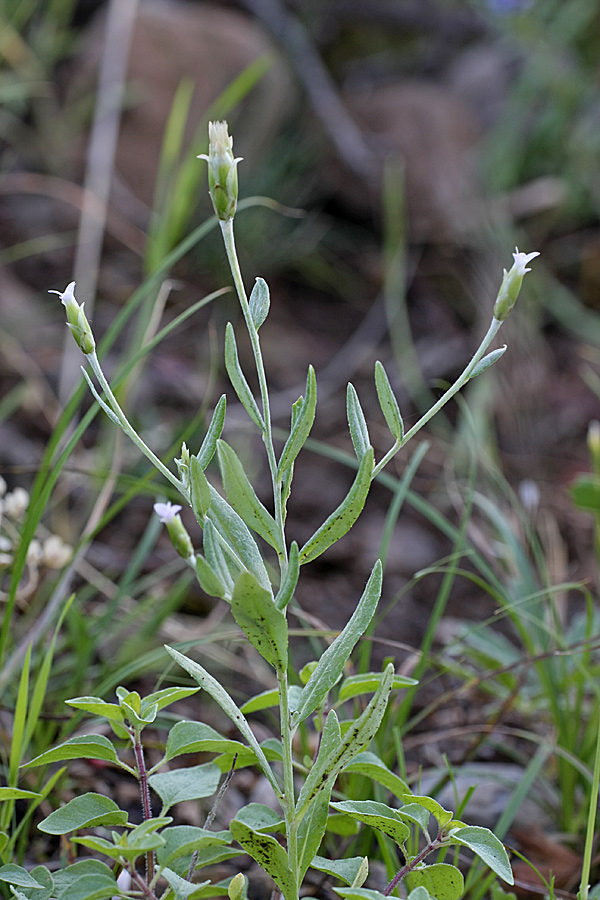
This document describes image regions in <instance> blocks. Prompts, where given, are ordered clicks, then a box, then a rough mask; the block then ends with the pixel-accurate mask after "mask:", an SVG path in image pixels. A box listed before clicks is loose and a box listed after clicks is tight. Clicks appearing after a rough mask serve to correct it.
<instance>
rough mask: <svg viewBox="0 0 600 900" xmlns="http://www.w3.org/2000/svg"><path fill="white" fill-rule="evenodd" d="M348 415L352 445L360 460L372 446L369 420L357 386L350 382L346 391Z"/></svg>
mask: <svg viewBox="0 0 600 900" xmlns="http://www.w3.org/2000/svg"><path fill="white" fill-rule="evenodd" d="M346 416H347V418H348V428H349V429H350V437H351V438H352V446H353V447H354V452H355V453H356V456H357V458H358V459H359V460H361V459H362V458H363V456H364V455H365V453H366V452H367V451H368V449H369V447H370V446H371V441H370V438H369V430H368V428H367V420H366V419H365V414H364V412H363V409H362V406H361V405H360V400H359V399H358V394H357V393H356V388H355V387H354V385H353V384H351V383H350V382H348V389H347V391H346Z"/></svg>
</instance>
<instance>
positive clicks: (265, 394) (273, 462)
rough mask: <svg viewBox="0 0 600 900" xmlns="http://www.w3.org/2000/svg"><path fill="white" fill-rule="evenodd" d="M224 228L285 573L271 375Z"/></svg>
mask: <svg viewBox="0 0 600 900" xmlns="http://www.w3.org/2000/svg"><path fill="white" fill-rule="evenodd" d="M219 224H220V225H221V231H222V233H223V241H224V243H225V251H226V253H227V259H228V261H229V267H230V269H231V274H232V276H233V283H234V285H235V289H236V292H237V295H238V299H239V301H240V306H241V307H242V312H243V314H244V319H245V321H246V328H247V330H248V335H249V337H250V343H251V345H252V353H253V355H254V362H255V365H256V373H257V375H258V384H259V390H260V397H261V402H262V408H263V420H264V423H265V427H264V431H263V443H264V445H265V449H266V451H267V459H268V461H269V469H270V472H271V481H272V484H273V502H274V507H275V508H274V512H275V521H276V522H277V526H278V528H279V533H280V534H279V537H280V544H281V548H282V555H281V556H280V564H281V566H282V576H283V574H284V573H285V568H286V566H287V553H286V547H285V535H284V530H283V503H282V497H281V483H280V481H279V480H278V479H277V459H276V458H275V449H274V447H273V431H272V426H271V407H270V401H269V390H268V387H267V377H266V375H265V367H264V363H263V358H262V352H261V349H260V340H259V337H258V331H257V329H256V326H255V324H254V321H253V319H252V314H251V312H250V304H249V303H248V298H247V296H246V289H245V288H244V282H243V279H242V273H241V270H240V264H239V262H238V258H237V252H236V249H235V238H234V234H233V219H227V220H226V221H222V220H221V221H220V223H219Z"/></svg>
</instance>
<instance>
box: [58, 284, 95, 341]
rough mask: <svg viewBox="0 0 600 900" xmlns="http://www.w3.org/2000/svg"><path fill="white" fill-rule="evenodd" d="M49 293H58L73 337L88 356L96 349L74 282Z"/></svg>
mask: <svg viewBox="0 0 600 900" xmlns="http://www.w3.org/2000/svg"><path fill="white" fill-rule="evenodd" d="M48 293H49V294H58V296H59V297H60V302H61V303H62V304H63V306H64V307H65V309H66V311H67V325H68V327H69V328H70V330H71V334H72V335H73V337H74V338H75V340H76V342H77V344H78V346H79V348H80V350H82V351H83V352H84V353H85V355H86V356H89V355H90V354H91V353H93V352H94V350H95V349H96V343H95V341H94V335H93V334H92V329H91V328H90V323H89V322H88V320H87V317H86V314H85V313H84V311H83V303H82V304H81V305H79V303H78V302H77V298H76V297H75V282H74V281H72V282H71V283H70V284H68V285H67V286H66V288H65V289H64V291H48Z"/></svg>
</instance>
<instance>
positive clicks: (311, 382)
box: [277, 366, 317, 478]
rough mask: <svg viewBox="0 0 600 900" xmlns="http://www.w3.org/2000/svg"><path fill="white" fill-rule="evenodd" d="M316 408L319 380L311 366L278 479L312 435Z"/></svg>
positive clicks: (296, 404) (298, 403) (281, 459)
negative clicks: (311, 430)
mask: <svg viewBox="0 0 600 900" xmlns="http://www.w3.org/2000/svg"><path fill="white" fill-rule="evenodd" d="M316 408H317V379H316V376H315V370H314V369H313V367H312V366H309V367H308V374H307V376H306V391H305V394H304V398H302V397H300V399H299V400H297V401H296V403H294V410H293V411H292V423H291V428H290V434H289V437H288V439H287V441H286V442H285V445H284V447H283V450H282V451H281V456H280V458H279V465H278V466H277V477H278V478H281V477H282V475H283V473H284V472H286V471H287V470H288V469H289V468H290V467H291V466H292V465H293V464H294V460H295V459H296V457H297V456H298V454H299V453H300V451H301V449H302V447H303V446H304V444H305V443H306V439H307V437H308V435H309V434H310V429H311V428H312V426H313V422H314V420H315V410H316Z"/></svg>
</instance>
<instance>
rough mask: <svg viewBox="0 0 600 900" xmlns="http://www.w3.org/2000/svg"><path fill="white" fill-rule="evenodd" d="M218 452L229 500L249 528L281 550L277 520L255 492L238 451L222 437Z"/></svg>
mask: <svg viewBox="0 0 600 900" xmlns="http://www.w3.org/2000/svg"><path fill="white" fill-rule="evenodd" d="M217 453H218V456H219V466H220V469H221V478H222V479H223V487H224V488H225V493H226V494H227V499H228V501H229V503H230V504H231V506H232V507H233V508H234V509H235V511H236V512H237V513H238V514H239V515H240V516H241V517H242V519H243V520H244V522H245V523H246V525H248V527H249V528H251V529H252V530H253V531H255V532H256V533H257V534H260V536H261V537H262V538H263V539H264V540H265V541H266V542H267V543H268V544H270V545H271V547H273V548H274V549H275V550H277V551H278V552H279V553H281V552H282V547H281V540H280V537H279V530H278V528H277V523H276V522H275V519H274V518H273V516H272V515H271V513H270V512H269V511H268V510H267V509H266V508H265V506H264V505H263V504H262V503H261V502H260V500H259V499H258V497H257V496H256V493H255V491H254V488H253V487H252V485H251V484H250V480H249V478H248V476H247V475H246V473H245V471H244V467H243V465H242V463H241V461H240V459H239V457H238V455H237V453H236V452H235V450H234V449H233V447H230V446H229V444H227V443H225V441H222V440H219V441H218V442H217Z"/></svg>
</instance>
